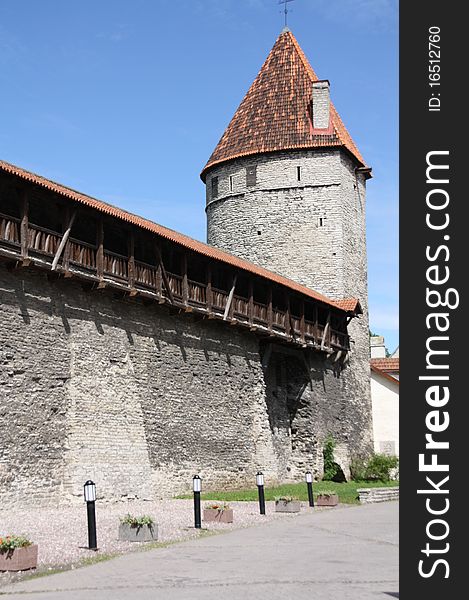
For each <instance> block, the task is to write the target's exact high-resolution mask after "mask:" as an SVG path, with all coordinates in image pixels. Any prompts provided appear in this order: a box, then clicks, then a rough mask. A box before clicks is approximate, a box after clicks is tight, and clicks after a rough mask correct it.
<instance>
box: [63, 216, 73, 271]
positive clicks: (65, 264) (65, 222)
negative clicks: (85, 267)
mask: <svg viewBox="0 0 469 600" xmlns="http://www.w3.org/2000/svg"><path fill="white" fill-rule="evenodd" d="M69 222H70V208H69V207H68V206H67V207H66V208H65V214H64V218H63V220H62V226H63V229H64V231H65V229H66V228H67V225H68V223H69ZM62 268H63V270H64V277H71V276H72V274H71V273H70V239H68V240H67V241H66V243H65V248H64V251H63V256H62Z"/></svg>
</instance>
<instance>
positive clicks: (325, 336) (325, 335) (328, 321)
mask: <svg viewBox="0 0 469 600" xmlns="http://www.w3.org/2000/svg"><path fill="white" fill-rule="evenodd" d="M330 324H331V313H330V311H329V314H328V315H327V322H326V326H325V327H324V333H323V334H322V340H321V350H324V348H325V346H326V341H327V333H328V331H329V327H330ZM329 346H330V344H329Z"/></svg>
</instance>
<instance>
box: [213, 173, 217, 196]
mask: <svg viewBox="0 0 469 600" xmlns="http://www.w3.org/2000/svg"><path fill="white" fill-rule="evenodd" d="M217 196H218V177H212V198H216V197H217Z"/></svg>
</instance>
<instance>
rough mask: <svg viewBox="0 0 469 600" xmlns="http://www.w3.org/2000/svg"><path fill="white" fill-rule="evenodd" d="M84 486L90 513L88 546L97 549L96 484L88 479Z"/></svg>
mask: <svg viewBox="0 0 469 600" xmlns="http://www.w3.org/2000/svg"><path fill="white" fill-rule="evenodd" d="M83 487H84V493H85V502H86V511H87V513H88V548H89V549H90V550H97V549H98V546H97V543H96V507H95V501H96V485H95V484H94V483H93V482H92V481H91V480H88V481H87V482H86V483H85V485H84V486H83Z"/></svg>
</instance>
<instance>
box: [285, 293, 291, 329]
mask: <svg viewBox="0 0 469 600" xmlns="http://www.w3.org/2000/svg"><path fill="white" fill-rule="evenodd" d="M285 304H286V307H287V309H286V313H285V333H286V334H287V336H290V335H291V322H290V296H289V294H288V292H285Z"/></svg>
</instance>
